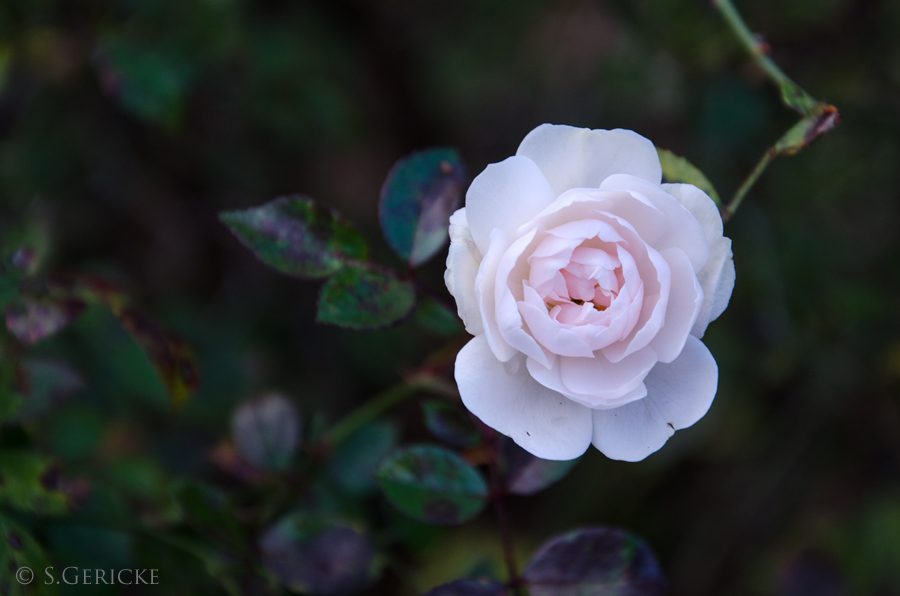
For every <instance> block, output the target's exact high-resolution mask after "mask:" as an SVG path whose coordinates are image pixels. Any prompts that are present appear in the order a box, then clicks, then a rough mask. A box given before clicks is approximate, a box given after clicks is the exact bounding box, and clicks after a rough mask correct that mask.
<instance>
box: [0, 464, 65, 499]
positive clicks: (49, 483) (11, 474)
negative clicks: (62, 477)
mask: <svg viewBox="0 0 900 596" xmlns="http://www.w3.org/2000/svg"><path fill="white" fill-rule="evenodd" d="M58 478H59V472H58V470H57V469H56V468H55V467H54V466H53V464H51V463H50V462H49V461H47V460H45V459H43V458H42V457H40V456H39V455H37V454H36V453H33V452H31V451H22V450H9V451H0V479H2V482H0V504H2V505H6V506H9V507H12V508H15V509H20V510H22V511H28V512H31V513H37V514H41V515H56V514H61V513H65V512H66V511H67V510H68V506H67V504H66V496H65V494H63V493H62V492H60V491H58V490H56V484H58Z"/></svg>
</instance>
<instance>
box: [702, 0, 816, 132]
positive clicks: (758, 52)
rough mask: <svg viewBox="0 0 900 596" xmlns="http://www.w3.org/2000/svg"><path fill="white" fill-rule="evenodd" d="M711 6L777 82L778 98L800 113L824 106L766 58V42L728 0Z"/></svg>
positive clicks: (811, 112)
mask: <svg viewBox="0 0 900 596" xmlns="http://www.w3.org/2000/svg"><path fill="white" fill-rule="evenodd" d="M712 5H713V6H714V7H715V8H716V9H718V11H719V12H720V13H721V14H722V16H723V17H724V18H725V22H727V23H728V25H729V27H731V31H732V32H733V33H734V34H735V36H736V37H737V38H738V40H739V41H740V42H741V45H743V46H744V48H745V49H746V50H747V52H748V53H749V54H750V56H751V57H753V59H754V60H755V61H756V64H758V65H759V67H760V68H761V69H762V70H763V72H765V73H766V74H767V75H768V76H769V78H770V79H772V82H774V83H775V84H776V85H778V88H779V90H780V91H781V98H782V99H783V100H784V103H785V104H787V105H788V107H790V108H792V109H794V110H796V111H797V112H799V113H800V114H802V115H803V116H810V115H812V114H815V113H818V112H819V111H821V110H822V109H823V108H824V107H825V105H826V104H824V103H823V102H821V101H819V100H817V99H815V98H814V97H812V96H810V95H809V94H808V93H807V92H806V91H804V90H803V89H802V88H801V87H800V86H799V85H798V84H797V83H795V82H794V81H792V80H791V79H790V77H788V76H787V75H786V74H785V73H784V71H783V70H781V68H779V67H778V65H777V64H775V62H774V61H773V60H772V59H771V58H769V56H768V54H767V52H768V45H767V44H765V42H762V41H761V40H760V39H759V37H758V36H757V35H756V34H754V33H753V32H752V31H750V28H749V27H747V24H746V23H745V22H744V19H743V18H742V17H741V14H740V13H739V12H738V11H737V9H736V8H735V7H734V4H733V3H732V2H731V0H712Z"/></svg>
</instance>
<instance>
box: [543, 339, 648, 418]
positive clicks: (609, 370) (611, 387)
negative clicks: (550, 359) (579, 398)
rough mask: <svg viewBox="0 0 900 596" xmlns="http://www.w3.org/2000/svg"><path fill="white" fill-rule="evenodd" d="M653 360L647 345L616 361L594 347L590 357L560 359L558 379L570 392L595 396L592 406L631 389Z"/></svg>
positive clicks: (646, 371)
mask: <svg viewBox="0 0 900 596" xmlns="http://www.w3.org/2000/svg"><path fill="white" fill-rule="evenodd" d="M656 362H657V358H656V354H655V353H654V352H653V350H652V349H651V348H649V347H647V348H644V349H643V350H638V351H637V352H635V353H634V354H631V355H630V356H626V357H625V358H623V359H622V360H620V361H619V362H616V363H612V362H610V361H609V360H607V359H606V357H605V356H604V355H603V352H601V351H599V350H598V351H597V352H596V353H595V356H594V358H560V359H559V367H560V378H561V379H562V382H563V385H564V386H565V387H566V389H567V390H568V391H570V392H571V393H572V394H574V395H590V396H596V397H597V401H596V402H592V405H601V404H602V403H603V400H605V399H607V398H610V397H620V396H622V395H624V394H626V393H628V392H630V391H632V390H633V389H635V388H636V387H637V386H638V385H640V384H641V381H643V380H644V377H646V376H647V373H648V372H650V369H652V368H653V365H654V364H656Z"/></svg>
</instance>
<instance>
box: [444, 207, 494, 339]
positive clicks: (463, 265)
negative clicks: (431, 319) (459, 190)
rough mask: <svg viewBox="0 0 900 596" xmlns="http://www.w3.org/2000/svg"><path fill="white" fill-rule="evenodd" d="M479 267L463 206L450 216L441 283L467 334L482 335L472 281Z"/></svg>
mask: <svg viewBox="0 0 900 596" xmlns="http://www.w3.org/2000/svg"><path fill="white" fill-rule="evenodd" d="M479 264H481V253H479V252H478V247H477V246H475V240H474V239H473V238H472V232H471V230H469V224H468V222H467V221H466V209H465V207H463V208H462V209H460V210H458V211H457V212H456V213H454V214H453V215H451V216H450V250H449V252H448V253H447V270H446V271H445V272H444V283H445V284H446V285H447V289H448V290H449V291H450V295H452V296H453V298H454V299H455V300H456V308H457V311H458V312H459V318H460V319H462V321H463V324H464V325H465V326H466V331H468V332H469V333H471V334H472V335H479V334H481V333H484V324H483V323H482V321H481V312H480V311H479V310H478V300H477V299H476V298H475V278H476V277H477V276H478V265H479Z"/></svg>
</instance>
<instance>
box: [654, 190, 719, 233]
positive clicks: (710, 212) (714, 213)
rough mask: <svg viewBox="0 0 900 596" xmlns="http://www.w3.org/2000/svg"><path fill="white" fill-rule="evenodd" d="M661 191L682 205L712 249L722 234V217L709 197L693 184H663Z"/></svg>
mask: <svg viewBox="0 0 900 596" xmlns="http://www.w3.org/2000/svg"><path fill="white" fill-rule="evenodd" d="M662 189H663V190H664V191H666V192H667V193H669V194H670V195H672V196H673V197H674V198H675V200H676V201H678V202H679V203H681V204H682V205H684V208H685V209H687V210H688V211H690V212H691V215H693V216H694V218H695V219H696V220H697V221H698V222H699V223H700V225H701V226H702V227H703V231H704V232H705V233H706V243H707V245H708V246H709V247H710V248H712V246H713V244H715V243H716V242H717V241H718V239H719V238H721V237H722V234H723V232H724V230H723V227H722V215H721V214H720V213H719V208H718V207H716V204H715V202H714V201H713V200H712V199H711V198H709V195H708V194H706V193H705V192H703V191H702V190H700V189H699V188H697V187H696V186H694V185H693V184H663V185H662Z"/></svg>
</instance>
